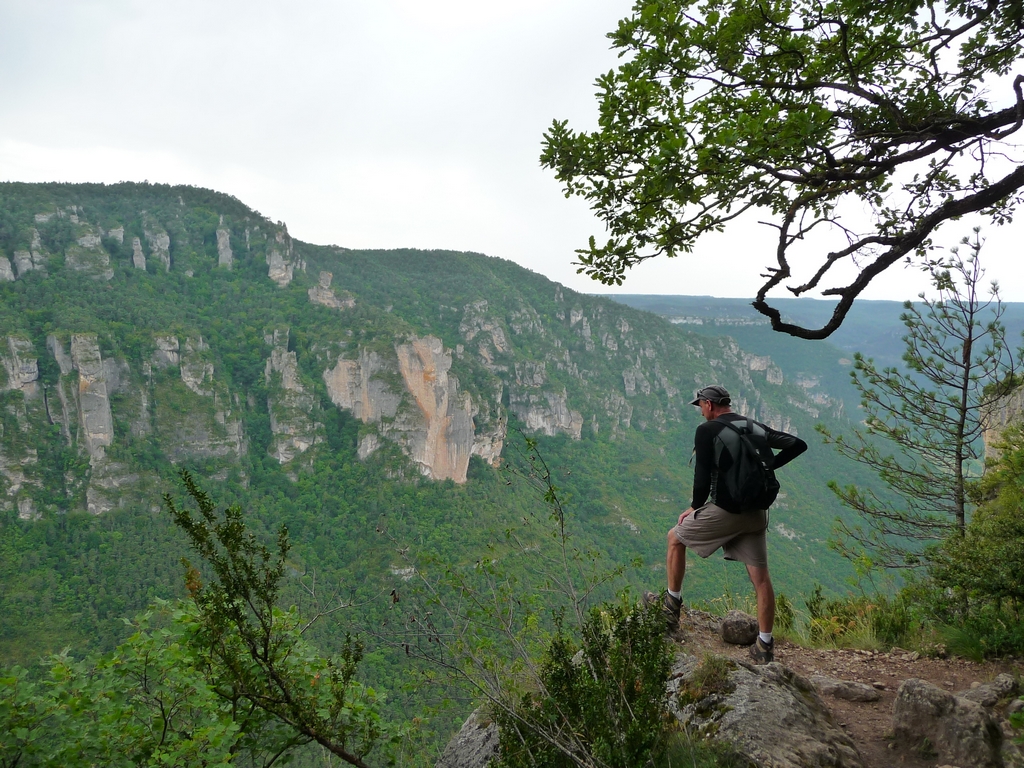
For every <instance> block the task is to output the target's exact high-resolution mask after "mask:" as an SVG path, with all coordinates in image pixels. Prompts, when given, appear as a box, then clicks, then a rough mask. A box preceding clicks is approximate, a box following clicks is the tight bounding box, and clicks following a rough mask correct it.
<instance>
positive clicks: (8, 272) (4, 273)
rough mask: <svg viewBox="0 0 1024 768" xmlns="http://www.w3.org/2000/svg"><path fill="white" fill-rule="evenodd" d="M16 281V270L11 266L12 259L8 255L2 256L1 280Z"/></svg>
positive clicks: (0, 264)
mask: <svg viewBox="0 0 1024 768" xmlns="http://www.w3.org/2000/svg"><path fill="white" fill-rule="evenodd" d="M13 281H14V270H13V269H12V268H11V260H10V259H8V258H7V257H6V256H0V282H2V283H10V282H13Z"/></svg>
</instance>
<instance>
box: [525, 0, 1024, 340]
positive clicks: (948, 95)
mask: <svg viewBox="0 0 1024 768" xmlns="http://www.w3.org/2000/svg"><path fill="white" fill-rule="evenodd" d="M1016 7H1017V6H1016V4H1011V3H999V2H994V1H992V0H986V1H985V2H977V1H976V0H968V2H959V1H956V2H954V0H912V1H911V3H910V4H909V5H908V4H906V3H904V4H901V5H900V6H899V7H898V8H896V7H895V6H892V7H889V6H871V7H870V8H869V7H868V6H865V5H864V4H863V3H861V2H859V0H836V2H834V3H830V4H829V7H828V10H827V15H826V13H825V10H823V7H822V6H821V5H820V3H818V2H816V0H795V1H794V2H786V3H783V2H781V0H761V1H760V2H754V3H748V2H741V0H721V2H716V3H712V4H708V5H701V6H700V7H697V6H696V4H695V3H693V2H690V0H668V1H667V2H666V0H638V2H636V4H635V6H634V8H633V13H632V15H631V16H630V17H629V18H626V19H624V20H622V21H621V22H620V23H619V27H618V29H617V30H616V31H615V32H614V33H612V34H611V35H610V38H611V39H612V41H613V46H614V47H615V48H616V49H618V50H619V52H620V54H621V55H622V57H623V59H624V63H623V64H621V65H620V66H619V68H618V69H617V70H615V71H613V72H611V73H609V74H607V75H604V76H602V77H601V78H599V79H598V86H599V88H600V89H601V91H600V93H599V101H600V109H601V119H600V126H601V127H600V128H599V130H597V131H595V132H589V133H588V132H579V133H578V132H575V131H572V130H570V129H569V128H568V126H567V124H566V123H565V122H557V121H556V122H555V123H554V124H553V125H552V127H551V128H550V129H549V130H548V132H547V133H546V134H545V137H544V149H543V153H542V155H541V162H542V164H543V165H544V166H546V167H549V168H551V169H553V170H554V171H555V172H556V175H557V177H558V179H559V180H560V181H561V182H563V184H564V186H565V192H566V194H567V195H578V196H582V197H584V198H586V199H587V200H588V201H589V202H590V203H591V205H592V207H593V209H594V211H595V213H596V214H597V215H598V216H599V217H600V218H601V219H602V220H603V222H604V224H605V225H606V227H607V230H608V232H609V235H610V237H609V239H608V241H607V242H606V243H605V244H604V245H599V244H598V243H597V242H596V240H595V239H594V238H592V239H591V242H590V245H589V247H588V248H584V249H581V250H579V251H577V253H578V254H579V262H578V263H579V270H578V271H580V272H583V273H586V274H588V275H590V276H591V277H592V278H594V279H596V280H599V281H601V282H603V283H605V284H609V285H617V284H621V283H622V282H623V280H624V279H625V275H626V271H627V270H628V269H630V268H631V267H633V266H635V265H636V264H639V263H640V262H642V261H646V260H648V259H651V258H656V257H659V256H668V257H673V256H677V255H680V254H686V253H689V252H690V251H692V250H693V248H694V247H695V246H696V244H697V242H698V241H699V240H700V239H701V238H702V237H703V236H704V235H706V234H707V233H709V232H717V231H721V230H722V229H723V228H725V226H726V225H727V224H729V223H730V222H732V221H733V219H735V218H736V217H737V216H739V215H740V214H741V213H742V212H744V211H747V210H749V209H751V208H757V209H758V212H759V214H761V213H762V212H764V215H761V216H760V218H762V219H766V220H767V221H768V223H770V225H771V226H774V227H776V228H777V229H778V230H779V234H778V240H777V247H776V249H775V253H774V254H773V256H772V257H771V261H773V262H774V263H773V264H772V265H771V266H768V267H767V269H766V274H765V275H764V277H765V278H766V280H765V282H764V284H763V285H762V287H761V289H760V290H759V291H758V294H757V297H756V300H755V302H754V306H755V308H756V309H757V310H758V311H760V312H762V313H763V314H765V315H766V316H767V317H768V318H769V319H770V320H771V322H772V327H773V328H774V329H776V330H779V331H782V332H785V333H789V334H792V335H796V336H799V337H801V338H808V339H820V338H824V337H826V336H828V335H829V334H830V333H832V332H833V331H834V330H835V329H836V328H838V327H839V325H840V324H841V323H842V320H843V318H844V317H845V316H846V313H847V312H848V311H849V309H850V307H851V306H852V304H853V302H854V300H855V299H856V298H857V297H858V296H859V295H860V294H861V292H862V291H863V290H864V288H865V287H866V286H867V285H868V284H869V283H870V282H871V281H872V280H873V279H875V278H876V277H878V275H880V274H881V273H882V272H883V271H884V270H886V269H888V268H889V267H891V266H892V265H893V264H895V263H896V262H898V261H900V260H901V259H904V258H911V259H914V258H917V259H923V258H924V257H925V254H926V253H927V251H928V249H929V248H930V247H931V237H932V236H933V235H934V233H935V232H936V231H937V230H938V229H939V228H940V227H941V226H942V225H943V224H944V223H945V222H947V221H949V220H951V219H957V218H960V217H962V216H965V215H970V214H985V215H989V216H990V217H991V218H992V219H993V221H995V222H997V223H1001V222H1004V221H1008V220H1009V219H1010V217H1011V216H1012V213H1013V210H1014V208H1015V206H1016V203H1017V197H1016V196H1017V193H1018V192H1019V191H1020V190H1021V189H1022V188H1024V171H1022V167H1024V166H1022V163H1024V156H1022V157H1014V152H1015V148H1014V147H1013V146H1011V145H1009V144H1008V140H1009V139H1011V138H1012V137H1013V136H1015V135H1017V134H1018V133H1019V132H1020V130H1021V128H1022V126H1024V76H1017V77H1016V78H1014V79H1013V80H1012V81H1011V87H1009V88H1007V87H1005V86H1002V85H999V86H996V90H994V91H993V94H989V93H986V92H983V91H981V90H980V86H979V83H981V82H983V81H985V82H993V81H995V82H999V80H1000V78H1005V77H1008V76H1009V74H1010V70H1011V68H1012V67H1013V65H1014V64H1015V63H1016V62H1017V61H1018V60H1019V59H1020V57H1021V54H1022V48H1021V41H1022V38H1024V29H1022V24H1021V19H1020V13H1019V8H1017V10H1014V8H1016ZM924 19H928V21H927V22H923V20H924ZM921 22H923V23H921ZM1002 82H1006V81H1005V80H1003V81H1002ZM1011 93H1012V96H1011ZM1003 94H1005V95H1003ZM1001 96H1002V98H1003V99H1004V100H1003V103H1002V104H998V103H990V98H991V99H993V100H998V99H999V98H1000V97H1001ZM1008 96H1009V97H1010V98H1006V97H1008ZM1000 155H1002V157H1001V158H999V156H1000ZM993 158H999V159H998V160H997V161H995V162H994V161H993ZM865 208H866V209H867V210H868V212H869V216H870V225H868V226H870V228H871V230H873V231H870V230H869V231H862V232H859V233H858V232H855V231H854V227H851V226H850V225H848V224H845V223H843V221H842V219H843V212H844V211H850V210H858V211H859V210H863V209H865ZM860 226H862V227H863V226H864V225H860ZM812 230H819V231H821V232H822V233H826V234H829V235H830V236H832V237H838V238H840V239H842V240H843V241H844V242H843V244H842V245H841V246H840V247H835V246H834V245H833V244H830V243H828V242H827V241H824V240H823V242H824V243H825V244H824V246H823V247H821V248H820V250H816V251H815V252H814V253H813V254H812V255H811V256H806V255H804V254H800V258H797V256H798V254H797V252H796V251H795V250H794V246H795V245H796V244H797V243H798V242H800V243H801V244H805V243H806V240H805V236H806V235H807V234H808V233H809V232H811V231H812ZM819 239H820V235H819ZM816 242H817V241H816ZM812 259H814V261H816V262H817V263H816V264H815V263H814V262H812V261H811V260H812ZM840 263H852V264H853V265H854V266H855V267H856V269H857V274H856V277H855V278H853V279H852V280H851V281H850V282H849V284H847V285H843V286H838V287H830V288H827V289H826V290H824V291H822V294H823V295H825V296H834V297H837V299H838V302H837V304H836V307H835V310H834V313H833V316H832V318H831V320H830V321H829V322H828V323H827V324H826V325H824V326H823V327H821V328H803V327H801V326H799V325H795V324H792V323H788V322H785V321H784V320H783V319H782V317H781V315H780V313H779V311H778V309H777V308H775V307H773V306H772V302H771V298H770V297H769V293H770V292H771V291H773V290H774V289H778V288H782V287H785V288H786V289H787V290H788V291H789V292H791V293H792V294H794V295H802V294H804V293H806V292H808V291H810V290H814V289H818V288H819V285H820V283H821V281H822V280H823V279H824V278H825V277H826V276H827V275H828V274H830V271H831V270H832V269H833V268H834V267H835V265H837V264H840ZM802 274H809V275H810V277H809V278H804V277H801V275H802ZM790 281H793V282H795V285H794V284H791V282H790Z"/></svg>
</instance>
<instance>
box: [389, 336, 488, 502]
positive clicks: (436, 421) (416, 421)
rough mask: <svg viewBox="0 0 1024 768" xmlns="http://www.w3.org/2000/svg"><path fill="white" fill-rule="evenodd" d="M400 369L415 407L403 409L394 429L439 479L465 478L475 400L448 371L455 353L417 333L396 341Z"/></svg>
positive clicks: (424, 467) (426, 470) (425, 471)
mask: <svg viewBox="0 0 1024 768" xmlns="http://www.w3.org/2000/svg"><path fill="white" fill-rule="evenodd" d="M395 352H396V353H397V355H398V369H399V371H400V373H401V374H402V379H403V381H404V382H405V387H406V390H407V391H408V392H409V393H410V394H411V395H412V398H413V402H414V403H415V405H416V409H415V410H414V409H409V410H408V411H404V412H402V414H401V418H399V419H398V420H397V421H396V423H395V425H394V429H395V431H397V432H400V433H401V436H400V437H399V438H398V439H399V442H400V443H402V444H404V445H405V446H406V448H407V451H408V455H409V457H410V458H411V459H412V460H413V461H414V462H416V463H417V464H418V465H419V466H420V470H421V471H422V472H423V474H425V475H427V476H428V477H430V478H433V479H435V480H441V479H448V478H450V479H452V480H454V481H455V482H457V483H464V482H466V471H467V470H468V469H469V456H470V453H471V452H472V449H473V442H474V441H473V416H472V407H473V406H472V401H471V400H470V397H469V395H467V394H465V393H460V392H459V382H458V380H457V379H456V378H455V377H454V376H451V375H450V374H449V373H448V371H449V370H450V369H451V366H452V356H451V353H450V352H448V351H446V350H445V349H444V347H443V345H442V344H441V340H440V339H438V338H435V337H433V336H427V337H425V338H415V337H413V338H412V339H410V340H409V341H408V342H407V343H405V344H398V345H396V346H395Z"/></svg>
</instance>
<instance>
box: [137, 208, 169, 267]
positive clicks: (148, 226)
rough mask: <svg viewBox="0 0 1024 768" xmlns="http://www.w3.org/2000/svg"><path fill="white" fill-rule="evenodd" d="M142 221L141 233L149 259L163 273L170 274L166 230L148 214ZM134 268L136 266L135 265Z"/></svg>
mask: <svg viewBox="0 0 1024 768" xmlns="http://www.w3.org/2000/svg"><path fill="white" fill-rule="evenodd" d="M142 221H143V226H144V230H143V233H144V234H145V236H146V243H147V244H148V245H149V257H150V258H151V259H156V261H157V263H158V264H160V265H161V266H162V267H163V268H164V271H165V272H170V271H171V236H170V235H169V234H167V230H166V229H164V227H163V225H162V224H160V222H158V221H157V220H156V219H155V218H153V217H152V216H150V215H149V214H144V215H143V218H142ZM136 266H138V264H137V263H136Z"/></svg>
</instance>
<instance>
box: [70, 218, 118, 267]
mask: <svg viewBox="0 0 1024 768" xmlns="http://www.w3.org/2000/svg"><path fill="white" fill-rule="evenodd" d="M64 263H65V264H66V265H67V267H68V268H69V269H73V270H75V271H76V272H83V273H85V274H87V275H89V276H90V277H92V278H95V279H97V280H110V279H111V278H112V277H113V276H114V270H113V268H112V267H111V266H110V254H109V253H107V251H106V249H105V248H104V247H103V244H102V239H101V237H100V233H99V231H98V230H97V229H96V228H95V227H93V226H92V225H89V224H80V225H79V226H78V237H77V238H76V240H75V242H74V243H72V244H71V245H69V246H68V247H67V248H65V249H64Z"/></svg>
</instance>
